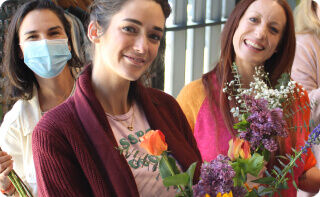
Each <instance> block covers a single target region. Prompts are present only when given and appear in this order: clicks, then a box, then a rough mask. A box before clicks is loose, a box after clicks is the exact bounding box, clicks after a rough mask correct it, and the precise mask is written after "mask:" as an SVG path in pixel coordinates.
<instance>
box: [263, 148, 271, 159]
mask: <svg viewBox="0 0 320 197" xmlns="http://www.w3.org/2000/svg"><path fill="white" fill-rule="evenodd" d="M262 156H263V157H264V160H265V161H269V160H270V157H271V153H270V151H268V150H267V149H263V151H262Z"/></svg>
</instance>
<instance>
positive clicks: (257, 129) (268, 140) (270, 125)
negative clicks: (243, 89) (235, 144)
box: [240, 95, 287, 152]
mask: <svg viewBox="0 0 320 197" xmlns="http://www.w3.org/2000/svg"><path fill="white" fill-rule="evenodd" d="M244 100H245V103H246V106H247V108H248V110H249V113H250V115H249V117H248V118H247V121H248V122H249V123H250V127H249V128H248V129H247V131H242V132H240V138H241V139H245V140H247V141H249V142H250V146H251V148H252V149H256V148H257V147H259V146H260V145H261V144H262V145H263V146H264V147H265V148H266V149H267V150H268V151H270V152H274V151H276V150H277V149H278V145H277V142H276V140H275V137H277V136H279V137H287V132H286V129H285V121H284V120H283V111H282V109H280V108H274V109H268V101H267V100H265V99H255V98H253V97H251V96H247V95H245V96H244Z"/></svg>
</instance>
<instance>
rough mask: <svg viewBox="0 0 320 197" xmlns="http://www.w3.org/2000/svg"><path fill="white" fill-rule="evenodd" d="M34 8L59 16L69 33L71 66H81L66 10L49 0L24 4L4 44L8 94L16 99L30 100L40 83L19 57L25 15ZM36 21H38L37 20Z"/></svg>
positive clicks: (16, 14)
mask: <svg viewBox="0 0 320 197" xmlns="http://www.w3.org/2000/svg"><path fill="white" fill-rule="evenodd" d="M34 10H50V11H52V12H53V13H55V15H56V16H57V17H58V18H59V20H60V21H61V23H62V24H63V27H64V30H65V32H66V34H67V37H68V40H69V43H70V47H71V54H72V58H71V59H70V60H69V61H68V65H69V66H70V67H81V66H82V62H81V61H80V59H79V58H78V57H77V55H76V53H75V51H74V48H73V44H72V39H71V32H70V24H69V22H68V21H67V19H66V17H65V15H64V11H63V10H62V9H61V8H60V7H58V6H56V5H55V4H54V3H53V2H51V1H49V0H33V1H30V2H27V3H25V4H23V5H22V6H21V7H20V8H19V9H18V10H17V12H16V13H15V15H14V16H13V17H12V19H11V22H10V24H9V27H8V29H7V32H6V39H5V44H4V58H3V72H4V74H5V77H6V78H8V79H9V84H10V85H9V87H8V88H6V95H8V96H11V97H13V98H15V99H20V98H21V99H26V100H29V99H31V98H32V96H33V87H34V85H36V87H39V84H38V82H37V80H36V78H35V76H34V73H33V72H32V71H31V69H30V68H29V67H28V66H27V65H26V64H25V63H24V61H23V59H22V58H21V57H19V54H21V49H20V46H19V30H20V26H21V23H22V21H23V19H24V18H25V16H26V15H27V14H28V13H29V12H31V11H34ZM35 22H36V21H35Z"/></svg>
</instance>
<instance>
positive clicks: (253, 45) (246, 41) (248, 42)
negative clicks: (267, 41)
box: [244, 39, 264, 51]
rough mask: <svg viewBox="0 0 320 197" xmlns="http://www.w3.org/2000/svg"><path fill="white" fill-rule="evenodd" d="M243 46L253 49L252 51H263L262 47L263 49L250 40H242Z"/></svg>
mask: <svg viewBox="0 0 320 197" xmlns="http://www.w3.org/2000/svg"><path fill="white" fill-rule="evenodd" d="M244 44H245V45H246V46H248V47H250V48H252V49H254V50H257V51H262V50H264V47H263V46H261V45H259V44H257V43H255V42H253V41H251V40H247V39H246V40H244Z"/></svg>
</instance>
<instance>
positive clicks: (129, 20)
mask: <svg viewBox="0 0 320 197" xmlns="http://www.w3.org/2000/svg"><path fill="white" fill-rule="evenodd" d="M123 20H124V21H128V22H132V23H135V24H137V25H140V26H141V25H142V23H141V22H140V21H138V20H136V19H132V18H126V19H123ZM153 29H154V30H156V31H160V32H163V29H162V28H161V27H158V26H154V27H153Z"/></svg>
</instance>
